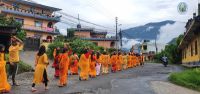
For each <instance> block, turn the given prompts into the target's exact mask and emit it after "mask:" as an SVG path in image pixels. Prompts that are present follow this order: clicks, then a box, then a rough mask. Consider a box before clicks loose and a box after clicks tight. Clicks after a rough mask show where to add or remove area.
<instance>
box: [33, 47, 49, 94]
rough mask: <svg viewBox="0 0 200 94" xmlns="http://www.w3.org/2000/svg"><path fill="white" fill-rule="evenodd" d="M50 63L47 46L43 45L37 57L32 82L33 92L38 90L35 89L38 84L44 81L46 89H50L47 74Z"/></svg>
mask: <svg viewBox="0 0 200 94" xmlns="http://www.w3.org/2000/svg"><path fill="white" fill-rule="evenodd" d="M48 65H49V62H48V57H47V54H46V48H45V46H43V45H42V46H41V47H40V49H39V51H38V53H37V55H36V59H35V72H34V78H33V84H32V92H35V91H37V89H35V85H36V84H40V83H44V84H45V90H47V89H48V81H49V80H48V76H47V66H48Z"/></svg>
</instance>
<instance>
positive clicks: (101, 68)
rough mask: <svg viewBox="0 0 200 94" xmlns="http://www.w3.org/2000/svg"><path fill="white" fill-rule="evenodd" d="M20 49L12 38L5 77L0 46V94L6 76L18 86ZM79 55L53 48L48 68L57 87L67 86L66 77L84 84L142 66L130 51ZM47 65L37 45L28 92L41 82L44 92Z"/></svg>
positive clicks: (6, 87) (86, 51) (43, 51)
mask: <svg viewBox="0 0 200 94" xmlns="http://www.w3.org/2000/svg"><path fill="white" fill-rule="evenodd" d="M22 48H23V42H22V41H21V40H20V39H18V38H16V37H13V39H12V43H11V46H10V48H9V61H8V64H9V73H8V75H7V73H6V69H5V65H6V61H5V59H4V57H5V56H4V54H5V52H4V50H5V47H4V46H3V45H0V92H4V93H6V92H9V91H10V89H11V86H10V84H9V83H8V81H7V79H8V78H7V77H9V75H12V81H13V84H12V85H13V86H19V84H18V83H17V82H16V81H15V74H16V73H17V69H18V63H19V50H21V49H22ZM82 52H83V53H82V54H80V58H79V56H78V55H77V53H76V51H72V50H71V49H70V47H69V46H68V45H64V46H63V47H62V48H60V47H57V48H55V49H54V51H53V53H52V54H53V57H54V62H53V64H52V68H55V73H54V77H55V78H57V79H58V86H59V87H64V86H67V84H68V76H69V75H78V77H79V78H77V79H79V80H80V81H86V80H89V79H92V78H96V77H98V76H100V75H106V74H109V73H116V72H118V71H122V70H127V69H129V68H134V67H137V66H143V65H144V56H143V55H140V54H136V53H134V52H129V53H127V52H122V51H114V52H112V53H108V52H107V51H104V52H102V53H100V52H99V51H97V52H95V51H94V50H93V49H89V48H85V49H83V51H82ZM48 65H49V60H48V56H47V54H46V47H45V46H43V45H42V46H41V47H40V48H39V51H38V52H37V54H36V55H35V72H34V76H33V81H32V89H31V90H32V92H35V91H37V89H36V88H35V85H37V84H40V83H43V84H44V86H45V90H47V89H48V82H49V79H48V74H51V73H47V68H48Z"/></svg>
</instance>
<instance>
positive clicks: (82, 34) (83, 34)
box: [74, 31, 91, 38]
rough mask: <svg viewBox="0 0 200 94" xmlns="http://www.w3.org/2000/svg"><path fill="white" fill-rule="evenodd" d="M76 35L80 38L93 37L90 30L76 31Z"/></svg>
mask: <svg viewBox="0 0 200 94" xmlns="http://www.w3.org/2000/svg"><path fill="white" fill-rule="evenodd" d="M74 35H75V36H77V37H80V38H91V36H90V32H84V31H80V32H79V31H78V32H74Z"/></svg>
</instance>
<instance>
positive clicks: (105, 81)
mask: <svg viewBox="0 0 200 94" xmlns="http://www.w3.org/2000/svg"><path fill="white" fill-rule="evenodd" d="M49 69H50V70H51V71H52V69H51V68H49ZM180 70H181V67H179V66H174V65H170V66H169V67H166V68H165V67H163V66H162V65H161V64H152V63H146V64H145V66H144V67H141V66H140V67H137V68H133V69H128V70H124V71H121V72H118V73H111V74H108V75H102V76H99V77H97V78H94V79H89V81H79V80H78V76H69V79H68V81H69V84H68V86H67V87H63V88H59V87H57V82H58V81H57V79H54V78H52V75H53V74H52V72H49V73H50V74H49V75H50V80H51V81H50V84H49V87H50V89H49V90H48V91H44V90H43V88H44V87H43V85H41V86H38V87H37V88H38V91H37V92H35V93H34V94H156V93H155V91H154V89H153V88H152V87H151V81H167V77H168V75H169V73H171V72H175V71H180ZM32 75H33V73H24V74H20V75H18V77H17V78H18V81H19V83H20V84H21V86H20V87H13V88H12V92H11V94H32V92H31V91H30V88H31V80H32V78H33V77H32Z"/></svg>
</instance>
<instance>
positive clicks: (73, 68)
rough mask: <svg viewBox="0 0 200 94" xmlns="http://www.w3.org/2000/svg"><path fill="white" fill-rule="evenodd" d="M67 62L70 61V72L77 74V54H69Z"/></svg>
mask: <svg viewBox="0 0 200 94" xmlns="http://www.w3.org/2000/svg"><path fill="white" fill-rule="evenodd" d="M69 62H70V73H71V74H78V56H77V55H75V56H74V55H72V56H70V59H69Z"/></svg>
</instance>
